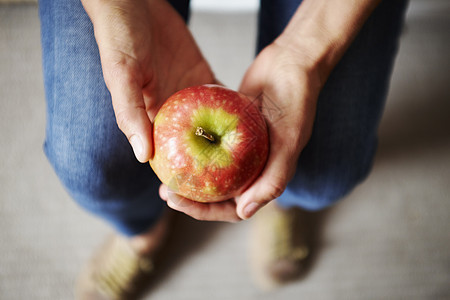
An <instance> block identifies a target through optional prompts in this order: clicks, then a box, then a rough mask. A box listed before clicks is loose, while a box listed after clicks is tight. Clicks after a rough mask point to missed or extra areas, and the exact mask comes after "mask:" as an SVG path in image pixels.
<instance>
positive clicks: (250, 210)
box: [244, 202, 260, 219]
mask: <svg viewBox="0 0 450 300" xmlns="http://www.w3.org/2000/svg"><path fill="white" fill-rule="evenodd" d="M259 207H260V205H259V204H258V203H256V202H252V203H250V204H247V206H246V207H244V217H245V218H246V219H248V218H250V217H251V216H253V215H254V214H255V213H256V211H257V210H258V209H259Z"/></svg>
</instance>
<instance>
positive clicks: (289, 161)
mask: <svg viewBox="0 0 450 300" xmlns="http://www.w3.org/2000/svg"><path fill="white" fill-rule="evenodd" d="M275 139H276V138H275ZM277 145H279V144H278V143H276V142H275V143H272V147H271V150H270V155H269V158H268V161H267V164H266V166H265V168H264V170H263V171H262V173H261V175H260V177H258V179H257V180H256V181H255V182H254V183H253V184H252V185H251V186H250V187H249V188H248V189H247V190H246V191H244V193H243V194H242V195H240V196H238V197H236V202H237V208H236V211H237V215H238V216H239V217H240V218H241V219H248V218H250V217H251V216H253V215H254V214H255V213H256V212H257V211H258V210H259V209H261V208H262V207H263V206H264V205H266V204H267V203H269V202H270V201H272V200H274V199H276V198H278V197H279V196H281V194H282V193H283V192H284V190H285V189H286V186H287V184H288V182H289V180H290V178H291V177H292V175H293V174H294V172H295V166H296V163H295V160H296V157H298V155H297V156H296V155H295V154H292V153H291V152H290V151H289V150H286V147H278V146H277Z"/></svg>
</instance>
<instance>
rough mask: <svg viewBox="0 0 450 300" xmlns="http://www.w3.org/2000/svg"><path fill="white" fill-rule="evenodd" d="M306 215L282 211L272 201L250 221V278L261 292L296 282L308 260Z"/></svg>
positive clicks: (306, 213) (304, 212)
mask: <svg viewBox="0 0 450 300" xmlns="http://www.w3.org/2000/svg"><path fill="white" fill-rule="evenodd" d="M308 214H309V213H308V212H306V211H303V210H301V209H298V208H290V209H282V208H281V207H279V206H278V205H277V204H276V201H272V202H271V203H269V204H268V205H266V206H265V207H264V208H262V209H261V210H260V211H258V212H257V213H256V214H255V216H254V217H253V218H252V224H251V237H250V241H251V244H250V261H251V265H252V273H253V278H254V280H255V282H256V284H257V285H258V286H259V287H260V288H262V289H263V290H271V289H273V288H276V287H279V286H280V285H282V284H285V283H287V282H289V281H292V280H294V279H297V278H298V277H300V276H301V275H302V274H303V273H304V272H305V270H306V263H307V259H308V257H309V256H310V251H311V247H310V236H309V232H310V228H308Z"/></svg>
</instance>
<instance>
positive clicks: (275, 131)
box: [160, 43, 322, 222]
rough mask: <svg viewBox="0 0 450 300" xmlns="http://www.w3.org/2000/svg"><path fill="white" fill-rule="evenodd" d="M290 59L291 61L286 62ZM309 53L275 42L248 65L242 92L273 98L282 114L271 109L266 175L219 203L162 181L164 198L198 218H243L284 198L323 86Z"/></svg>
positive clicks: (231, 219)
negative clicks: (180, 191)
mask: <svg viewBox="0 0 450 300" xmlns="http://www.w3.org/2000/svg"><path fill="white" fill-rule="evenodd" d="M286 62H289V63H286ZM305 62H307V58H304V57H301V56H300V55H299V53H298V52H292V51H291V49H289V48H288V47H286V48H282V47H280V46H279V45H277V44H276V43H274V44H271V45H270V46H268V47H267V48H266V49H265V50H263V51H262V52H261V53H260V54H259V55H258V57H257V58H256V59H255V61H254V62H253V64H252V65H251V66H250V68H249V69H248V71H247V73H246V74H245V76H244V79H243V81H242V83H241V87H240V92H241V93H243V94H245V95H249V96H251V97H252V98H253V99H254V98H256V96H258V95H261V94H262V95H263V97H259V98H260V99H261V100H262V103H261V105H262V107H263V108H264V106H265V105H266V103H265V101H266V100H268V99H270V100H269V101H271V102H273V104H274V106H276V107H277V108H278V109H279V111H280V114H279V116H278V117H277V118H272V117H271V115H270V114H266V115H265V117H266V121H267V125H268V128H269V136H270V146H269V147H270V151H269V157H268V160H267V163H266V164H265V167H264V169H263V171H262V172H261V174H260V175H259V176H258V178H257V179H256V180H254V181H253V183H252V184H251V185H250V186H249V187H247V188H246V189H245V190H244V191H243V193H242V194H240V195H238V196H236V197H235V198H234V199H231V200H227V201H224V202H218V203H199V202H193V201H190V200H188V199H186V198H183V197H180V196H179V195H177V194H176V193H173V192H171V191H170V190H169V189H167V186H165V185H162V186H161V188H160V195H161V198H163V199H164V200H166V201H167V203H168V205H169V206H170V207H171V208H173V209H176V210H179V211H182V212H184V213H186V214H188V215H190V216H192V217H194V218H196V219H200V220H214V221H231V222H234V221H238V220H241V219H247V218H249V217H251V216H252V215H253V214H254V213H255V212H256V211H257V210H258V209H260V208H261V207H263V206H264V205H265V204H267V203H268V202H270V201H272V200H273V199H275V198H277V197H279V196H280V195H281V194H282V193H283V191H284V189H285V188H286V186H287V184H288V182H289V180H290V179H291V178H292V176H293V175H294V173H295V169H296V162H297V160H298V157H299V155H300V152H301V151H302V149H303V147H304V146H305V145H306V143H307V142H308V140H309V137H310V136H311V131H312V127H313V123H314V118H315V108H316V101H317V97H318V94H319V92H320V88H321V86H322V84H321V81H320V77H319V75H318V72H317V70H316V69H314V68H313V67H308V65H307V64H305Z"/></svg>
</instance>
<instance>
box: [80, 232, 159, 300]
mask: <svg viewBox="0 0 450 300" xmlns="http://www.w3.org/2000/svg"><path fill="white" fill-rule="evenodd" d="M152 271H153V261H152V258H151V257H145V256H140V255H138V254H137V253H136V252H135V251H134V250H133V249H132V248H131V247H130V246H129V243H128V242H127V240H126V239H125V238H123V237H120V236H117V235H115V236H112V237H111V238H109V239H108V240H107V241H106V243H105V244H104V245H103V246H102V247H101V248H100V249H99V251H98V252H97V253H96V254H95V255H94V256H93V258H92V259H91V261H90V262H89V263H88V264H87V266H86V267H85V269H84V270H83V271H82V272H81V274H80V277H79V280H78V282H77V286H76V291H75V292H76V294H75V296H76V297H75V298H76V299H77V300H122V299H123V300H125V299H126V300H131V299H136V298H137V297H139V296H140V293H142V292H143V291H144V290H145V285H146V283H148V280H149V278H150V275H151V274H152Z"/></svg>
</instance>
